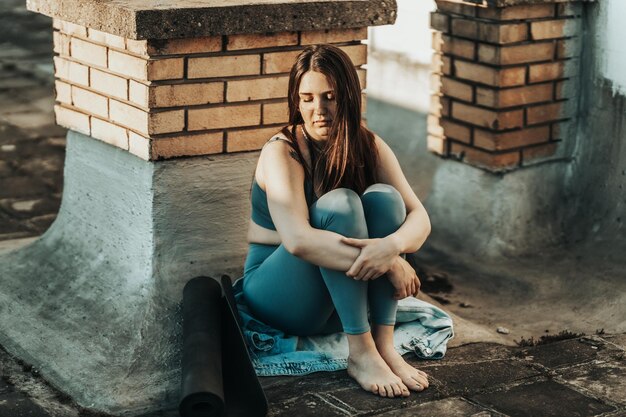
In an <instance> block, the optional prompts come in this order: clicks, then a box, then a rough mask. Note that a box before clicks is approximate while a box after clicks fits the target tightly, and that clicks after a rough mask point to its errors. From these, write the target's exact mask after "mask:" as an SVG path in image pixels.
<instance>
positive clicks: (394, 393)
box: [391, 384, 402, 397]
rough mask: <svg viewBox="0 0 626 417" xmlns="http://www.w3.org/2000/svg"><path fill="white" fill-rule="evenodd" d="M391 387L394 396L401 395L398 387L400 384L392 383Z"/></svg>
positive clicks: (400, 389)
mask: <svg viewBox="0 0 626 417" xmlns="http://www.w3.org/2000/svg"><path fill="white" fill-rule="evenodd" d="M391 388H392V389H393V395H394V397H399V396H400V395H402V388H400V384H393V385H392V386H391Z"/></svg>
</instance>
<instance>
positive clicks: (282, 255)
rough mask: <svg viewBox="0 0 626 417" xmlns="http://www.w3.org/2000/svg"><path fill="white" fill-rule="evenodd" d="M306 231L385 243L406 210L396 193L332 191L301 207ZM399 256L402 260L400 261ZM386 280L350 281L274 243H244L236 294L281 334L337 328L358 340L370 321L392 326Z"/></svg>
mask: <svg viewBox="0 0 626 417" xmlns="http://www.w3.org/2000/svg"><path fill="white" fill-rule="evenodd" d="M309 215H310V219H311V220H310V222H311V226H313V227H314V228H316V229H323V230H329V231H333V232H336V233H339V234H340V235H343V236H347V237H354V238H359V239H365V238H368V237H369V238H380V237H385V236H387V235H389V234H391V233H393V232H395V231H396V230H398V228H399V227H400V226H401V225H402V223H403V222H404V220H405V218H406V207H405V205H404V201H403V200H402V196H401V195H400V193H399V192H398V191H397V190H396V189H395V188H394V187H392V186H390V185H387V184H380V183H379V184H373V185H371V186H370V187H368V188H367V189H366V190H365V191H364V192H363V195H361V196H360V197H359V195H358V194H357V193H356V192H354V191H352V190H350V189H347V188H337V189H334V190H332V191H330V192H328V193H326V194H324V195H323V196H321V197H320V198H319V199H318V200H317V201H316V202H315V203H314V204H312V205H311V207H309ZM403 256H404V255H403ZM394 292H395V289H394V287H393V286H392V285H391V283H390V281H389V279H388V278H387V277H386V275H382V276H380V277H378V278H377V279H375V280H372V281H360V280H359V281H357V280H354V279H353V278H351V277H348V276H347V275H346V274H345V271H337V270H332V269H328V268H324V267H320V266H318V265H314V264H312V263H310V262H308V261H305V260H304V259H301V258H298V257H297V256H295V255H292V254H291V253H289V252H287V250H286V249H285V247H284V246H283V245H282V244H281V245H279V246H276V245H263V244H258V243H250V246H249V251H248V256H247V258H246V263H245V267H244V279H243V294H244V297H245V300H246V302H247V304H248V306H249V307H250V309H251V311H252V313H253V314H254V315H255V316H256V317H257V318H259V319H260V320H262V321H264V322H265V323H267V324H269V325H270V326H272V327H274V328H276V329H279V330H282V331H284V332H285V333H287V334H292V335H298V336H309V335H316V334H325V333H333V332H337V331H341V330H343V331H344V332H346V333H348V334H360V333H365V332H367V331H368V330H370V325H369V322H368V304H369V313H370V319H371V321H372V323H375V324H385V325H393V324H395V322H396V309H397V305H398V302H397V300H395V299H394V298H393V295H394Z"/></svg>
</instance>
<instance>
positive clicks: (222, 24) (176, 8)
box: [27, 0, 397, 39]
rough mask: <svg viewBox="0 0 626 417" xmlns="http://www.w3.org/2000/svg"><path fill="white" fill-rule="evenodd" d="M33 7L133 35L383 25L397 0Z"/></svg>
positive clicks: (79, 0) (392, 16)
mask: <svg viewBox="0 0 626 417" xmlns="http://www.w3.org/2000/svg"><path fill="white" fill-rule="evenodd" d="M27 7H28V10H31V11H34V12H38V13H42V14H44V15H46V16H50V17H55V18H59V19H63V20H67V21H69V22H72V23H77V24H80V25H83V26H87V27H90V28H94V29H98V30H102V31H105V32H108V33H112V34H115V35H119V36H124V37H126V38H130V39H170V38H193V37H201V36H209V35H231V34H240V33H265V32H279V31H296V30H318V29H337V28H352V27H363V26H377V25H387V24H392V23H393V22H395V20H396V11H397V7H396V1H395V0H289V1H288V0H256V1H252V2H251V1H248V0H235V1H232V0H208V1H200V0H185V1H179V2H163V1H159V0H116V1H107V0H27Z"/></svg>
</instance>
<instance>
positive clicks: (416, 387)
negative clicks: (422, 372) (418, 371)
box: [412, 378, 425, 391]
mask: <svg viewBox="0 0 626 417" xmlns="http://www.w3.org/2000/svg"><path fill="white" fill-rule="evenodd" d="M412 379H413V381H414V382H413V389H414V390H415V391H423V390H424V388H425V387H424V385H423V383H422V381H420V380H419V379H417V378H412Z"/></svg>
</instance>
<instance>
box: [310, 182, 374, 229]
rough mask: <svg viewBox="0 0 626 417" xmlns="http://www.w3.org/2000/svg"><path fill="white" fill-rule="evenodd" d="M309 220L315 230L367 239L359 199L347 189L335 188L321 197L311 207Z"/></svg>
mask: <svg viewBox="0 0 626 417" xmlns="http://www.w3.org/2000/svg"><path fill="white" fill-rule="evenodd" d="M311 220H312V222H314V226H315V227H317V228H321V229H325V230H332V231H333V232H336V233H339V234H342V235H344V236H350V237H358V238H361V239H363V238H367V224H366V223H365V214H364V212H363V204H362V203H361V198H360V197H359V195H358V194H357V193H356V192H354V191H353V190H351V189H349V188H336V189H334V190H332V191H329V192H328V193H326V194H324V195H323V196H321V197H320V198H319V199H318V200H317V202H316V203H315V204H314V205H313V206H312V207H311Z"/></svg>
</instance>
